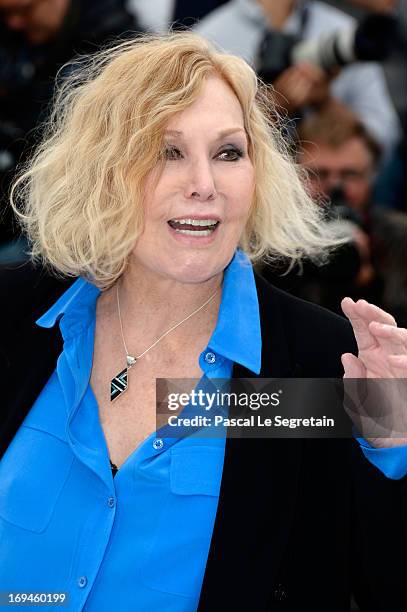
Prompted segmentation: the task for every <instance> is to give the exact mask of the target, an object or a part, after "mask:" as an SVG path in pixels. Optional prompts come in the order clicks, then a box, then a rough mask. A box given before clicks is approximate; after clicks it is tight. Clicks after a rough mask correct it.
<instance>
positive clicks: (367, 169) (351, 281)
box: [264, 102, 383, 314]
mask: <svg viewBox="0 0 407 612" xmlns="http://www.w3.org/2000/svg"><path fill="white" fill-rule="evenodd" d="M380 157H381V148H380V146H379V145H378V144H377V142H376V140H375V139H374V138H373V137H372V136H371V135H370V133H369V132H368V131H367V130H366V128H365V127H364V125H363V124H362V122H361V121H359V119H358V118H357V117H356V116H355V115H354V114H353V113H352V112H351V111H350V110H349V109H347V108H346V107H345V106H343V105H341V104H339V103H337V102H332V103H331V104H329V105H327V106H325V107H324V108H323V109H321V110H320V111H318V112H316V113H313V114H312V115H309V116H308V117H307V118H306V119H304V120H303V121H302V122H301V123H300V125H299V129H298V162H299V163H300V164H301V165H302V167H303V168H304V170H305V171H306V175H307V178H308V188H309V191H310V193H311V195H312V196H313V198H314V199H315V200H317V201H319V202H320V203H321V206H325V207H326V210H327V216H328V217H330V218H331V219H332V222H335V223H341V224H342V225H343V228H344V231H346V232H347V233H348V235H349V237H350V242H349V244H348V245H346V246H345V247H342V248H341V249H339V250H338V251H337V252H336V253H335V254H334V256H333V257H332V258H331V260H330V261H329V262H328V264H327V265H325V266H323V267H318V266H315V265H313V264H312V263H310V262H307V263H306V264H305V265H304V269H303V271H302V274H300V273H299V272H300V271H299V270H294V271H293V272H291V273H289V274H288V275H287V276H280V275H281V274H282V273H283V272H284V270H283V269H281V270H275V269H273V270H271V269H266V270H265V271H264V274H265V276H267V278H269V279H270V280H272V282H277V283H278V284H279V285H280V286H281V287H283V288H284V289H286V290H289V291H291V292H292V293H295V294H296V295H299V296H300V297H303V298H304V299H309V300H311V301H314V302H317V303H319V304H321V305H323V306H325V307H327V308H329V309H331V310H333V311H334V312H337V313H339V314H340V301H341V299H342V297H343V295H351V296H352V297H353V299H359V298H365V299H367V300H370V299H373V297H374V299H375V300H376V303H377V304H379V305H380V304H381V303H382V293H383V282H382V279H381V278H380V277H379V276H378V274H377V263H376V255H377V249H376V245H377V244H379V242H380V232H379V234H378V232H377V225H376V220H377V219H379V218H380V216H381V212H380V209H379V208H378V207H375V206H374V203H373V201H372V193H373V186H374V181H375V177H376V172H377V167H378V164H379V162H380ZM376 211H377V212H376Z"/></svg>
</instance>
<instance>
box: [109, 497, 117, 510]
mask: <svg viewBox="0 0 407 612" xmlns="http://www.w3.org/2000/svg"><path fill="white" fill-rule="evenodd" d="M115 504H116V500H115V498H114V497H108V499H107V505H108V506H109V508H114V506H115Z"/></svg>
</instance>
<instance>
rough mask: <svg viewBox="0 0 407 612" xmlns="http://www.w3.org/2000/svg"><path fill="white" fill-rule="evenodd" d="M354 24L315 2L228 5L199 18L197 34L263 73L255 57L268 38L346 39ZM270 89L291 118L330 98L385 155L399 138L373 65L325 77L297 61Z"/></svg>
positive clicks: (251, 0)
mask: <svg viewBox="0 0 407 612" xmlns="http://www.w3.org/2000/svg"><path fill="white" fill-rule="evenodd" d="M355 23H356V22H355V20H354V19H353V18H352V17H350V16H349V15H347V14H345V13H344V12H342V11H340V10H338V9H336V8H334V7H332V6H328V5H327V4H325V3H323V2H318V1H317V0H278V1H276V0H231V2H229V3H228V4H226V5H225V6H222V7H220V8H219V9H217V10H215V11H213V12H212V13H211V14H210V15H208V16H207V17H206V18H204V19H203V20H202V21H201V22H200V24H198V26H197V27H196V30H197V31H198V32H199V33H200V34H202V35H203V36H206V37H207V38H208V39H210V40H212V41H214V42H216V43H218V44H219V45H220V46H221V47H222V48H224V49H226V50H228V51H230V52H232V53H235V54H237V55H240V56H241V57H243V58H244V59H246V61H248V62H250V63H251V64H252V65H253V66H255V67H256V68H257V69H259V70H262V66H261V65H259V53H260V52H261V48H262V44H263V41H264V39H265V38H266V37H267V36H268V37H270V36H271V35H273V33H274V34H276V36H277V37H278V38H279V39H280V40H281V38H282V35H284V36H290V37H295V38H296V39H297V40H299V41H313V42H314V41H317V40H318V39H319V38H320V37H326V36H330V35H332V34H333V33H334V32H338V31H341V32H343V36H344V38H346V36H347V35H348V34H349V35H351V34H352V33H353V32H354V28H355ZM379 40H380V37H379ZM273 58H274V56H273ZM273 58H272V59H273ZM273 85H274V86H275V88H276V90H278V92H279V94H280V95H279V98H278V102H279V104H280V106H284V108H285V110H287V111H288V112H289V113H291V114H292V115H294V116H296V117H297V116H298V114H299V111H300V110H303V109H307V108H309V107H319V106H320V105H321V104H322V103H324V102H325V100H326V98H327V94H328V93H330V95H331V96H333V97H334V98H335V99H337V100H339V101H342V102H343V103H344V104H347V105H348V106H349V107H350V108H351V109H352V110H353V112H354V113H355V114H356V115H357V116H358V117H359V118H360V119H361V121H363V123H364V124H365V125H366V127H367V128H368V129H369V131H370V132H371V133H372V134H373V135H374V137H375V138H376V140H377V141H378V142H379V143H380V144H381V145H382V146H383V148H384V150H385V151H386V152H389V151H390V150H392V148H393V147H394V146H395V144H396V142H397V141H398V140H399V138H400V124H399V120H398V117H397V114H396V112H395V109H394V106H393V103H392V101H391V99H390V96H389V92H388V89H387V85H386V82H385V78H384V74H383V70H382V68H381V66H380V65H379V64H377V63H375V62H370V61H365V62H359V61H357V62H354V63H351V64H350V65H348V66H346V67H344V68H343V69H342V70H340V71H339V70H337V73H335V74H333V73H331V74H328V73H327V72H326V71H324V70H323V68H321V66H318V65H316V64H315V63H314V62H313V61H311V60H310V59H307V60H305V59H303V60H301V61H300V60H298V62H296V63H295V64H293V65H290V66H287V67H286V70H284V71H283V72H282V73H280V74H279V81H278V82H277V83H276V82H273ZM284 101H285V102H284Z"/></svg>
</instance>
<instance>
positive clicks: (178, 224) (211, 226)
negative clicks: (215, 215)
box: [168, 218, 219, 236]
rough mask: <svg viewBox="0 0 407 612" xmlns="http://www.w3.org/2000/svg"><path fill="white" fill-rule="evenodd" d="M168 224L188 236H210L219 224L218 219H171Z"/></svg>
mask: <svg viewBox="0 0 407 612" xmlns="http://www.w3.org/2000/svg"><path fill="white" fill-rule="evenodd" d="M168 225H169V226H170V227H172V229H174V230H175V231H176V232H177V234H185V235H186V236H210V235H211V234H213V232H214V231H215V230H216V228H217V227H218V225H219V221H218V220H217V219H210V218H208V219H170V220H169V221H168Z"/></svg>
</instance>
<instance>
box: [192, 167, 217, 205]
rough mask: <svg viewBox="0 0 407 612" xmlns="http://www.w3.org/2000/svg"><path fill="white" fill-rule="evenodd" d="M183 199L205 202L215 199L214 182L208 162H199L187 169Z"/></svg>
mask: <svg viewBox="0 0 407 612" xmlns="http://www.w3.org/2000/svg"><path fill="white" fill-rule="evenodd" d="M185 197H186V198H192V199H195V200H198V201H199V202H206V201H207V200H214V199H215V197H216V187H215V180H214V176H213V171H212V168H211V165H210V163H209V162H208V161H206V160H205V161H199V162H195V163H194V164H192V165H191V166H190V167H189V169H188V177H187V181H186V188H185Z"/></svg>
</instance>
